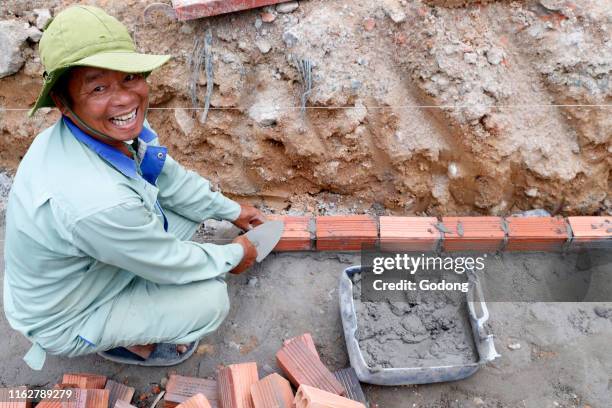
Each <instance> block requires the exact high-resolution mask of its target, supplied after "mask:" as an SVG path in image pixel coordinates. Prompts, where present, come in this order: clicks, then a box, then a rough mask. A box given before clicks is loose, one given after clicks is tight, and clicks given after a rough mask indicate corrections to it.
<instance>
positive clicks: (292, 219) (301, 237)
mask: <svg viewBox="0 0 612 408" xmlns="http://www.w3.org/2000/svg"><path fill="white" fill-rule="evenodd" d="M266 218H268V219H270V220H281V221H284V223H285V231H284V232H283V236H282V237H281V239H280V241H279V242H278V244H277V245H276V247H275V248H274V250H275V251H279V252H284V251H310V250H312V241H313V240H314V236H313V235H314V234H313V232H312V231H311V228H310V225H311V223H312V224H314V219H313V218H312V217H296V216H289V215H267V216H266Z"/></svg>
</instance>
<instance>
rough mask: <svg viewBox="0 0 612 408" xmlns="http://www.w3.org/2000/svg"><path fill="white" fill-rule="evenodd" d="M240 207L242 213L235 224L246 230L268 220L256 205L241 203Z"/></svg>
mask: <svg viewBox="0 0 612 408" xmlns="http://www.w3.org/2000/svg"><path fill="white" fill-rule="evenodd" d="M240 209H241V210H240V215H239V216H238V218H237V219H236V220H235V221H234V222H233V224H234V225H235V226H237V227H238V228H240V229H242V230H244V231H249V230H251V229H252V228H253V227H256V226H258V225H261V224H263V223H264V222H265V221H266V218H265V217H264V216H263V214H262V213H261V211H259V210H258V209H257V208H255V207H252V206H250V205H243V204H240Z"/></svg>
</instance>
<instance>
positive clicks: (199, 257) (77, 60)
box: [4, 5, 264, 370]
mask: <svg viewBox="0 0 612 408" xmlns="http://www.w3.org/2000/svg"><path fill="white" fill-rule="evenodd" d="M39 51H40V56H41V60H42V63H43V65H44V68H45V74H44V84H43V88H42V91H41V93H40V95H39V97H38V100H37V101H36V104H35V105H34V107H33V108H32V110H31V111H30V115H32V114H33V113H34V112H35V111H36V110H38V109H39V108H41V107H57V108H59V110H60V111H61V113H62V117H61V119H59V120H58V121H57V122H56V123H55V124H54V125H53V126H51V127H49V128H48V129H46V130H44V131H43V132H42V133H40V134H39V135H38V136H37V137H36V138H35V140H34V141H33V143H32V145H31V146H30V148H29V150H28V152H27V153H26V155H25V156H24V157H23V160H22V161H21V164H20V165H19V169H18V171H17V174H16V176H15V180H14V184H13V187H12V190H11V192H10V196H9V202H8V209H7V215H6V235H5V238H6V243H5V264H6V270H5V276H4V310H5V313H6V316H7V319H8V321H9V323H10V324H11V326H12V327H13V328H14V329H16V330H18V331H19V332H21V333H23V335H25V336H26V337H27V338H28V339H29V340H30V341H31V342H32V343H33V345H32V348H31V349H30V351H29V352H28V353H27V354H26V356H25V357H24V360H25V361H26V362H27V364H28V365H29V366H30V367H31V368H33V369H37V370H39V369H41V368H42V367H43V364H44V361H45V356H46V353H51V354H56V355H66V356H79V355H84V354H89V353H94V352H97V353H99V354H101V355H103V356H104V357H106V358H109V359H111V360H113V361H118V362H124V363H133V364H140V365H173V364H178V363H180V362H181V361H184V360H185V359H186V358H188V357H189V356H190V355H191V354H192V353H193V351H194V349H195V348H196V345H197V340H198V339H200V338H201V337H203V336H204V335H206V334H208V333H210V332H212V331H214V330H215V329H217V327H218V326H219V324H220V323H221V322H222V321H223V320H224V318H225V317H226V315H227V313H228V309H229V301H228V294H227V287H226V283H225V274H226V273H227V272H233V273H240V272H242V271H244V270H246V269H247V268H248V267H249V266H251V265H252V264H253V262H254V260H255V257H256V256H257V252H256V249H255V247H254V246H253V244H252V243H251V242H249V240H248V239H247V238H246V237H244V236H240V237H238V238H236V239H235V240H234V241H233V243H231V244H228V245H213V244H199V243H196V242H191V241H189V239H190V238H191V237H192V235H193V234H194V232H195V231H196V228H197V227H198V225H199V224H200V223H201V222H203V221H204V220H206V219H210V218H214V219H218V220H227V221H231V222H233V223H234V224H235V225H236V226H238V227H240V228H242V229H250V228H251V227H253V226H256V225H259V224H261V223H262V222H263V221H264V220H263V216H262V214H261V213H260V212H259V211H258V210H257V209H255V208H253V207H250V206H244V205H242V206H241V205H239V204H238V203H236V202H234V201H232V200H230V199H229V198H227V197H225V196H223V195H222V194H221V193H220V192H215V191H213V190H212V189H211V188H210V184H209V183H208V181H206V180H205V179H203V178H201V177H200V176H198V175H197V174H196V173H194V172H191V171H187V170H185V169H184V168H183V167H182V166H181V165H179V164H178V163H177V162H176V161H174V160H173V159H172V157H170V155H168V153H167V149H166V148H165V147H163V146H159V144H158V140H157V135H156V134H155V132H154V131H153V130H152V129H151V128H150V126H149V125H148V123H147V121H146V114H147V105H148V85H147V82H146V77H147V75H148V74H149V73H150V72H151V71H153V70H154V69H156V68H158V67H160V66H161V65H162V64H164V63H165V62H166V61H168V59H169V58H170V57H169V56H166V55H146V54H139V53H137V52H136V50H135V47H134V43H133V41H132V39H131V37H130V35H129V33H128V31H127V29H126V27H125V26H124V25H122V24H121V23H120V22H119V21H118V20H116V19H115V18H113V17H111V16H109V15H108V14H106V13H105V12H104V11H103V10H101V9H99V8H95V7H90V6H81V5H79V6H72V7H70V8H67V9H65V10H63V11H62V12H61V13H59V14H58V15H57V16H56V17H55V19H54V20H53V21H52V22H51V23H50V25H48V27H47V28H46V30H45V31H44V34H43V36H42V38H41V40H40V45H39Z"/></svg>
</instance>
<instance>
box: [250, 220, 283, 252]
mask: <svg viewBox="0 0 612 408" xmlns="http://www.w3.org/2000/svg"><path fill="white" fill-rule="evenodd" d="M283 231H285V223H284V222H282V221H280V220H275V221H268V222H264V223H263V224H261V225H260V226H258V227H255V228H253V229H252V230H250V231H249V232H247V233H246V234H245V235H246V237H247V238H248V239H249V241H251V242H252V243H253V245H255V248H257V258H256V259H257V262H261V261H263V259H264V258H265V257H266V256H268V254H269V253H270V252H272V250H273V249H274V247H275V246H276V244H278V241H280V239H281V236H282V235H283Z"/></svg>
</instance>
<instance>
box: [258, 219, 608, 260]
mask: <svg viewBox="0 0 612 408" xmlns="http://www.w3.org/2000/svg"><path fill="white" fill-rule="evenodd" d="M268 218H269V219H277V220H283V221H284V223H285V232H284V233H283V236H282V238H281V240H280V242H279V243H278V245H277V246H276V248H275V250H276V251H281V252H282V251H310V250H314V249H316V250H318V251H357V250H360V249H361V247H362V245H363V244H366V245H370V244H375V243H376V242H377V241H378V242H380V244H381V246H382V248H383V249H387V250H393V251H435V250H444V251H485V252H494V251H497V250H507V251H557V250H561V249H563V248H565V247H570V248H573V247H577V248H608V247H612V217H596V216H594V217H589V216H584V217H568V218H566V219H565V218H561V217H506V218H502V217H442V218H441V219H440V220H439V219H438V218H436V217H394V216H385V217H378V218H375V217H370V216H367V215H347V216H344V215H342V216H321V217H306V216H279V215H269V216H268Z"/></svg>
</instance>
